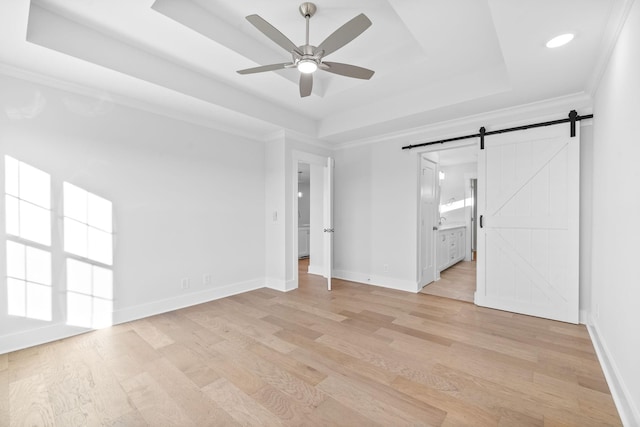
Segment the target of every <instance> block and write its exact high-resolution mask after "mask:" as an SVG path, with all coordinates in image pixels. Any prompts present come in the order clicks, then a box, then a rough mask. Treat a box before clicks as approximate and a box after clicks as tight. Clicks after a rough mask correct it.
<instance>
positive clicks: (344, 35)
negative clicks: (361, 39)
mask: <svg viewBox="0 0 640 427" xmlns="http://www.w3.org/2000/svg"><path fill="white" fill-rule="evenodd" d="M370 26H371V21H370V20H369V18H367V17H366V15H365V14H364V13H361V14H360V15H358V16H356V17H355V18H353V19H352V20H351V21H349V22H347V23H346V24H344V25H343V26H342V27H340V28H338V29H337V30H335V31H334V32H333V33H332V34H331V35H330V36H329V37H327V38H326V39H325V40H324V41H323V42H322V43H320V45H319V46H318V47H317V48H316V51H320V50H324V56H327V55H329V54H330V53H332V52H335V51H336V50H338V49H340V48H341V47H342V46H344V45H346V44H347V43H349V42H350V41H351V40H353V39H355V38H356V37H358V36H359V35H360V34H362V33H363V32H364V30H366V29H367V28H369V27H370Z"/></svg>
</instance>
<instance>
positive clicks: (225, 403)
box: [203, 378, 283, 426]
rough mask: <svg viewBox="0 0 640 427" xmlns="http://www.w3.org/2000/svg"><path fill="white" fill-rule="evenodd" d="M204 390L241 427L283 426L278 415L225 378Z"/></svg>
mask: <svg viewBox="0 0 640 427" xmlns="http://www.w3.org/2000/svg"><path fill="white" fill-rule="evenodd" d="M203 390H204V392H205V393H207V395H209V397H211V398H212V399H213V400H214V401H215V402H217V403H218V404H219V405H220V406H221V407H222V408H223V409H224V410H225V411H226V412H227V413H229V414H230V415H231V416H232V417H233V418H234V419H235V421H236V422H238V423H239V424H241V425H245V426H258V425H269V426H279V425H283V422H282V420H280V419H279V418H278V417H277V416H276V415H274V414H273V413H271V412H270V411H269V410H267V409H266V408H265V407H264V406H262V405H260V404H258V403H257V402H256V401H255V400H254V399H253V398H252V397H250V396H249V395H247V394H245V393H244V392H243V391H242V390H240V389H239V388H237V387H235V386H234V385H233V384H232V383H230V382H229V381H227V380H226V379H225V378H220V379H219V380H217V381H215V382H213V383H211V384H209V385H208V386H206V387H205V388H204V389H203ZM257 391H258V390H255V391H254V393H256V392H257Z"/></svg>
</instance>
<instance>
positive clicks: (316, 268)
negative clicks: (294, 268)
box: [307, 265, 324, 276]
mask: <svg viewBox="0 0 640 427" xmlns="http://www.w3.org/2000/svg"><path fill="white" fill-rule="evenodd" d="M307 273H309V274H316V275H318V276H324V266H322V265H309V268H308V269H307Z"/></svg>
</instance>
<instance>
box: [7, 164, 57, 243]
mask: <svg viewBox="0 0 640 427" xmlns="http://www.w3.org/2000/svg"><path fill="white" fill-rule="evenodd" d="M5 203H6V230H7V234H9V235H12V236H16V237H21V238H23V239H26V240H30V241H32V242H36V243H40V244H42V245H46V246H49V245H51V178H50V177H49V174H47V173H45V172H43V171H41V170H39V169H36V168H34V167H33V166H29V165H27V164H26V163H23V162H20V161H18V160H16V159H14V158H13V157H9V156H5Z"/></svg>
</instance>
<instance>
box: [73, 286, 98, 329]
mask: <svg viewBox="0 0 640 427" xmlns="http://www.w3.org/2000/svg"><path fill="white" fill-rule="evenodd" d="M91 305H92V301H91V297H90V296H87V295H80V294H75V293H73V292H67V324H68V325H73V326H81V327H84V328H90V327H91V317H92V316H91Z"/></svg>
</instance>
